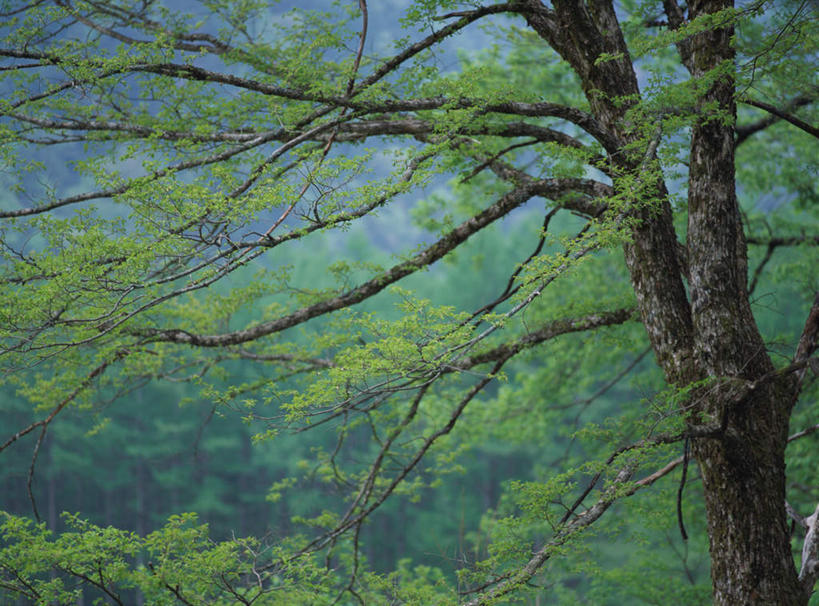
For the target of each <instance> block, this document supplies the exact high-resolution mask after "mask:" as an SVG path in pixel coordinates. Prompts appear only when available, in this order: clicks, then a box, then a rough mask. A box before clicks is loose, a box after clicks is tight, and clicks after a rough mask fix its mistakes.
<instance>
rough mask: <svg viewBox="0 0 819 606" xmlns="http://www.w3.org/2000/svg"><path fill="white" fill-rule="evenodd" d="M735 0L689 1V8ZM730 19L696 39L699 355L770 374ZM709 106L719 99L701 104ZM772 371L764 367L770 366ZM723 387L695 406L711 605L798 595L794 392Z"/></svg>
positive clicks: (748, 376) (706, 364)
mask: <svg viewBox="0 0 819 606" xmlns="http://www.w3.org/2000/svg"><path fill="white" fill-rule="evenodd" d="M731 6H732V3H731V2H726V1H724V0H705V1H699V2H697V1H695V2H692V3H691V7H690V17H691V18H692V19H693V18H696V17H697V16H700V15H703V14H710V13H715V12H717V11H720V10H723V9H725V8H730V7H731ZM733 33H734V32H733V28H732V27H726V28H721V29H716V30H711V31H706V32H703V33H701V34H699V35H697V36H695V37H694V38H693V39H692V41H691V47H690V63H689V64H690V66H691V70H692V77H694V78H706V77H711V76H710V75H711V74H713V73H714V70H718V69H722V70H723V71H722V73H720V75H719V77H717V78H716V79H715V81H714V82H713V84H712V85H711V87H710V89H709V90H708V91H707V92H706V94H705V95H704V96H703V98H702V99H701V100H700V104H699V105H700V107H701V108H702V111H703V115H701V116H700V117H699V121H698V123H697V124H696V125H695V126H694V129H693V132H692V139H691V156H690V157H691V164H690V169H689V190H688V260H689V271H690V281H689V287H690V291H691V311H692V319H693V324H694V341H695V343H694V347H695V355H696V360H697V363H698V365H699V366H700V369H701V371H702V372H703V373H704V374H706V375H707V376H710V377H738V378H742V379H744V380H746V381H748V380H750V381H755V380H759V379H761V378H762V377H763V376H765V375H766V374H767V373H770V372H772V371H773V369H774V368H773V364H772V363H771V361H770V358H769V357H768V355H767V353H766V349H765V344H764V342H763V340H762V337H761V336H760V334H759V331H758V329H757V325H756V322H755V321H754V317H753V314H752V312H751V306H750V302H749V298H748V292H747V287H746V282H747V261H746V249H745V241H744V237H743V232H742V224H741V220H740V213H739V207H738V204H737V199H736V182H735V173H734V171H735V164H734V162H735V160H734V126H735V118H736V104H735V101H734V94H735V84H734V78H733V71H734V66H733V61H734V49H733V47H732V44H731V37H732V36H733ZM706 105H710V107H717V108H718V109H717V110H716V112H714V111H709V112H708V113H705V112H706V109H705V107H706ZM769 376H770V375H769ZM726 387H727V386H726V385H725V384H722V385H717V386H716V387H714V388H711V389H708V388H706V391H705V393H702V394H700V402H699V403H698V405H697V406H696V410H697V412H703V413H705V416H706V418H709V419H711V420H713V421H717V422H719V424H720V425H721V427H722V428H723V431H722V432H721V433H720V435H719V436H718V437H717V438H700V439H698V440H695V441H694V445H693V453H694V456H695V457H696V459H697V461H698V462H699V465H700V469H701V472H702V477H703V486H704V490H705V503H706V511H707V515H708V530H709V533H708V534H709V539H710V549H711V577H712V584H713V587H714V603H715V604H725V605H726V606H727V605H735V604H805V603H807V599H808V595H806V593H805V592H804V591H803V590H802V589H801V587H800V584H799V582H798V578H797V572H796V568H795V566H794V561H793V556H792V555H791V547H790V536H789V533H788V528H787V518H786V513H785V446H786V445H787V436H788V418H789V414H790V403H791V401H792V396H793V382H792V380H791V379H790V378H789V377H786V378H784V379H781V380H779V381H777V382H773V381H771V382H769V383H767V384H764V383H763V385H762V386H761V387H760V388H759V389H756V390H753V391H752V392H751V393H750V394H749V395H748V396H746V397H744V398H741V397H738V396H737V394H736V392H735V390H732V389H727V388H726Z"/></svg>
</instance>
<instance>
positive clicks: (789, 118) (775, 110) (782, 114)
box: [741, 98, 819, 139]
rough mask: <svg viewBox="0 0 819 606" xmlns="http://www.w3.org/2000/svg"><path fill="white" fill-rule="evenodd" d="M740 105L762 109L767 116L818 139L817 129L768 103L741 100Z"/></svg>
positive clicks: (818, 130)
mask: <svg viewBox="0 0 819 606" xmlns="http://www.w3.org/2000/svg"><path fill="white" fill-rule="evenodd" d="M741 101H742V103H745V104H746V105H752V106H753V107H758V108H759V109H764V110H765V111H766V112H768V113H769V114H772V115H774V116H776V117H777V118H781V119H782V120H785V121H786V122H790V123H791V124H793V125H794V126H795V127H796V128H798V129H800V130H803V131H805V132H806V133H808V134H809V135H811V136H812V137H816V138H817V139H819V128H817V127H815V126H812V125H811V124H808V123H807V122H805V121H804V120H801V119H799V118H797V117H796V116H794V115H793V114H790V113H788V112H787V111H783V110H781V109H779V108H777V107H776V106H775V105H771V104H770V103H764V102H762V101H755V100H753V99H747V98H746V99H741Z"/></svg>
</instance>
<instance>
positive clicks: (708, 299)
mask: <svg viewBox="0 0 819 606" xmlns="http://www.w3.org/2000/svg"><path fill="white" fill-rule="evenodd" d="M672 4H673V3H672ZM553 6H554V9H553V10H548V9H546V8H544V7H543V5H542V4H540V3H539V2H536V1H535V0H531V1H530V2H529V3H528V9H529V13H527V14H526V19H527V21H528V22H529V24H530V25H531V26H532V27H533V28H534V29H535V30H536V31H537V32H538V33H539V34H540V35H541V36H542V37H543V38H545V39H546V40H547V41H548V42H549V44H550V45H551V46H552V47H553V48H554V49H555V50H556V51H558V52H559V53H560V54H561V55H562V56H563V58H564V59H566V60H567V61H568V62H569V63H570V64H571V65H572V67H573V69H574V70H575V72H576V73H577V74H578V76H580V78H581V81H582V83H583V89H584V91H586V96H587V98H588V100H589V104H590V106H591V109H592V112H593V113H594V115H595V117H596V119H597V120H598V121H599V123H600V124H601V125H602V126H603V127H604V128H605V129H606V131H607V132H608V134H609V135H610V136H611V140H613V141H616V148H617V151H614V152H612V150H611V149H609V150H608V151H609V159H610V161H611V163H612V164H613V165H614V166H615V167H616V169H617V170H619V171H628V172H631V173H635V172H639V173H644V172H645V170H644V169H645V164H646V163H647V162H651V161H653V159H654V158H653V154H652V152H651V148H650V145H649V150H648V151H647V155H646V156H645V157H643V158H639V157H634V156H632V157H629V156H628V155H626V154H624V153H622V150H623V149H624V148H625V147H626V146H627V145H629V144H633V143H635V139H634V137H635V135H634V134H632V133H630V132H629V131H628V129H627V128H626V126H625V124H624V120H623V118H624V117H625V113H626V111H627V109H628V108H629V107H632V106H633V105H634V104H635V103H636V102H637V101H636V100H637V98H638V97H639V87H638V85H637V78H636V76H635V74H634V71H633V66H632V63H631V60H630V58H629V55H628V48H627V46H626V44H625V42H624V40H623V37H622V34H621V31H620V27H619V24H618V22H617V18H616V14H615V11H614V9H613V6H612V4H611V2H609V1H607V0H590V1H588V2H586V3H578V2H573V1H570V0H555V1H554V2H553ZM731 6H732V3H731V2H730V1H725V0H699V1H696V0H695V1H694V2H692V3H691V5H690V9H689V19H690V20H693V19H695V18H696V17H697V16H699V15H703V14H711V13H715V12H717V11H720V10H723V9H726V8H731ZM732 35H733V28H732V27H726V28H722V29H716V30H708V31H705V32H703V33H701V34H698V35H696V36H693V37H692V38H691V39H690V41H689V40H686V41H685V43H684V44H681V45H680V46H679V47H678V48H679V49H680V52H681V53H682V55H683V56H682V60H683V63H684V64H685V65H686V66H687V67H688V68H689V70H690V71H691V77H692V80H693V81H694V82H698V83H700V82H706V81H707V79H710V80H713V82H712V84H711V87H710V89H709V90H708V91H707V92H706V93H705V94H704V95H703V96H702V97H701V98H700V99H699V100H698V104H699V107H700V108H701V112H702V113H701V115H700V116H699V122H698V123H697V124H696V125H695V126H694V128H693V131H692V139H691V165H690V170H689V192H688V207H689V208H688V211H689V214H688V251H687V252H688V257H687V266H688V267H687V269H688V272H687V273H688V282H689V292H690V304H689V300H688V296H687V295H686V291H685V286H684V283H683V279H682V268H683V266H684V263H682V262H681V261H680V259H679V258H678V253H677V249H678V246H677V236H676V233H675V230H674V227H673V220H672V213H671V207H670V205H669V203H668V200H667V192H666V191H665V185H664V184H663V183H662V179H660V181H659V182H658V184H657V191H656V192H655V194H654V198H655V199H657V200H659V201H660V204H659V210H656V209H652V208H647V207H643V206H641V205H640V202H639V201H636V205H635V208H634V210H633V211H632V213H633V216H635V217H636V218H638V219H639V220H640V222H639V224H638V225H637V226H636V227H635V228H634V230H633V234H632V235H633V237H632V242H630V243H629V244H627V245H626V246H625V258H626V264H627V266H628V269H629V272H630V274H631V282H632V286H633V287H634V292H635V294H636V296H637V301H638V305H639V308H640V313H641V316H642V319H643V323H644V325H645V327H646V331H647V333H648V336H649V339H650V341H651V344H652V347H653V349H654V352H655V355H656V357H657V361H658V363H659V365H660V366H661V368H662V369H663V371H664V372H665V375H666V377H667V379H668V380H669V382H671V383H672V384H675V385H678V386H679V387H685V386H687V385H690V384H691V383H692V382H693V381H697V380H701V379H705V378H709V377H711V378H713V379H714V380H715V381H716V382H715V383H712V384H709V385H708V386H706V387H704V388H703V389H701V390H699V391H698V392H697V394H696V395H695V397H694V398H693V400H692V403H693V404H692V406H691V408H689V409H688V410H687V411H686V412H687V413H688V412H689V411H691V412H692V413H698V414H689V417H688V418H689V420H690V422H691V425H692V428H693V427H695V426H697V425H700V424H702V423H703V422H706V423H708V424H713V423H718V424H720V425H721V428H722V430H723V431H721V432H720V433H719V435H718V436H717V437H707V438H705V437H703V438H697V439H695V440H693V453H694V456H695V458H696V459H697V461H698V463H699V465H700V468H701V470H702V476H703V485H704V490H705V500H706V511H707V515H708V528H709V535H710V549H711V570H712V584H713V588H714V602H715V603H716V604H722V605H726V606H728V605H730V606H736V605H738V604H794V605H795V604H806V603H807V600H808V597H809V596H808V595H807V593H806V592H805V591H804V590H803V589H802V588H801V586H800V584H799V582H798V577H797V573H796V569H795V565H794V561H793V557H792V555H791V548H790V537H789V534H788V529H787V523H786V514H785V446H786V444H787V431H788V418H789V413H790V407H791V403H792V401H793V382H792V380H791V379H790V378H788V377H785V378H782V379H779V380H777V381H776V382H774V381H768V382H762V383H761V384H760V385H759V387H758V388H757V389H755V390H752V391H750V392H748V390H747V386H748V383H749V382H750V381H756V380H758V379H760V378H762V377H763V376H766V375H768V376H769V377H770V376H771V375H769V374H768V373H771V372H772V371H773V370H774V367H773V364H772V363H771V360H770V358H769V357H768V355H767V352H766V349H765V344H764V342H763V340H762V337H761V336H760V334H759V331H758V329H757V326H756V323H755V320H754V318H753V314H752V312H751V307H750V302H749V298H748V293H747V286H746V282H747V257H746V246H745V240H744V236H743V232H742V224H741V220H740V213H739V208H738V204H737V199H736V182H735V171H734V122H735V120H734V119H735V114H736V105H735V101H734V94H735V83H734V76H733V70H734V65H733V60H734V50H733V48H732V46H731V36H732ZM603 53H606V54H608V55H609V57H610V58H608V59H606V60H604V61H598V58H599V57H600V55H601V54H603ZM714 107H716V108H717V109H716V111H715V110H714V109H713V108H714ZM706 112H708V113H707V114H706ZM658 121H659V118H658ZM655 208H656V207H655ZM748 393H749V394H750V395H748ZM742 394H746V395H745V396H744V397H740V396H741V395H742Z"/></svg>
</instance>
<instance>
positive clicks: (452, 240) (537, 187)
mask: <svg viewBox="0 0 819 606" xmlns="http://www.w3.org/2000/svg"><path fill="white" fill-rule="evenodd" d="M584 182H585V181H580V180H576V179H548V180H544V181H537V182H534V183H531V184H527V185H522V186H520V187H517V188H516V189H514V190H512V191H510V192H509V193H507V194H505V195H504V196H503V197H501V198H500V199H499V200H498V201H497V202H495V203H494V204H492V205H491V206H489V207H488V208H486V209H485V210H484V211H483V212H481V213H479V214H478V215H475V216H474V217H472V218H470V219H468V220H467V221H465V222H463V223H461V225H459V226H458V227H456V228H455V229H453V230H452V231H450V232H449V233H447V234H446V235H445V236H444V237H443V238H441V239H440V240H438V242H436V243H435V244H433V245H432V246H430V247H429V248H427V249H425V250H423V251H422V252H420V253H418V254H417V255H415V256H413V257H412V258H411V259H409V260H407V261H404V262H403V263H399V264H398V265H394V266H393V267H392V268H390V269H389V270H387V271H386V272H384V273H383V274H381V275H380V276H377V277H375V278H372V279H371V280H368V281H367V282H364V283H363V284H361V285H360V286H358V287H356V288H354V289H352V290H349V291H347V292H345V293H343V294H340V295H338V296H336V297H332V298H330V299H325V300H324V301H320V302H318V303H314V304H313V305H309V306H307V307H303V308H301V309H299V310H297V311H295V312H292V313H290V314H289V315H287V316H284V317H282V318H278V319H276V320H271V321H268V322H263V323H261V324H258V325H256V326H254V327H251V328H247V329H244V330H238V331H234V332H229V333H223V334H218V335H196V334H192V333H190V332H188V331H185V330H180V329H151V330H141V331H135V333H134V334H137V335H140V336H144V337H148V338H150V340H152V341H167V342H172V343H182V344H188V345H193V346H198V347H221V346H224V345H238V344H239V343H246V342H248V341H253V340H255V339H259V338H261V337H264V336H267V335H270V334H273V333H276V332H280V331H283V330H286V329H288V328H291V327H293V326H296V325H298V324H301V323H303V322H306V321H307V320H310V319H312V318H315V317H318V316H321V315H324V314H327V313H330V312H333V311H337V310H339V309H343V308H345V307H349V306H351V305H355V304H357V303H360V302H362V301H364V300H366V299H368V298H370V297H372V296H373V295H375V294H377V293H379V292H381V291H382V290H384V288H386V287H387V286H389V285H390V284H393V283H395V282H397V281H398V280H400V279H402V278H404V277H406V276H408V275H410V274H412V273H415V272H416V271H418V270H419V269H421V268H423V267H426V266H427V265H430V264H432V263H434V262H435V261H437V260H439V259H441V258H442V257H443V256H444V255H446V254H447V253H448V252H450V251H452V250H454V249H455V248H456V247H458V246H459V245H460V244H462V243H463V242H465V241H466V240H467V239H468V238H469V237H471V236H472V235H474V234H475V233H477V232H478V231H480V230H482V229H483V228H484V227H486V226H487V225H489V224H491V223H493V222H494V221H496V220H497V219H500V218H501V217H503V216H505V215H507V214H508V213H509V212H511V211H512V210H514V209H515V208H517V207H518V206H520V205H521V204H523V203H525V202H526V201H528V200H529V199H530V198H532V197H533V196H535V195H541V196H546V195H548V196H552V197H556V196H560V195H563V194H565V193H567V192H571V191H574V190H575V189H577V188H578V187H582V186H583V183H584Z"/></svg>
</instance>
